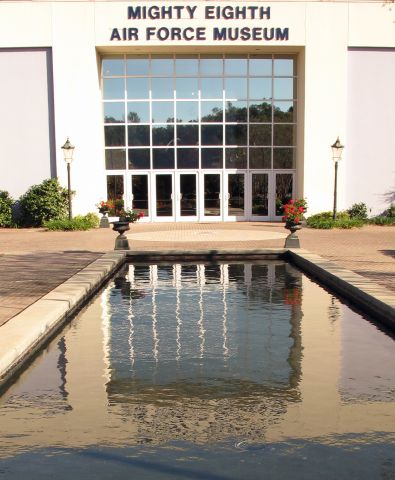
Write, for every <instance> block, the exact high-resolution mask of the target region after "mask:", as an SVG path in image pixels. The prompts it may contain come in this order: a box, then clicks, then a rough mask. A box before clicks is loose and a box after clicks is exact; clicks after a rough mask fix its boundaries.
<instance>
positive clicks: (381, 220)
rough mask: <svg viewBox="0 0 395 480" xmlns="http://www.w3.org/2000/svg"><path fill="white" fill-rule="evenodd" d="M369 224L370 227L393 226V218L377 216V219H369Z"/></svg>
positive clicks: (394, 220)
mask: <svg viewBox="0 0 395 480" xmlns="http://www.w3.org/2000/svg"><path fill="white" fill-rule="evenodd" d="M369 223H370V224H372V225H395V216H393V217H386V216H384V215H379V216H378V217H373V218H370V219H369Z"/></svg>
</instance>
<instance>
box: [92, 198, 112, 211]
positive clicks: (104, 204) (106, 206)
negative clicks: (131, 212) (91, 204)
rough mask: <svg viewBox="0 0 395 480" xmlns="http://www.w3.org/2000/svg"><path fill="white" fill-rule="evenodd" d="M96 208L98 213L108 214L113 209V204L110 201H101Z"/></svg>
mask: <svg viewBox="0 0 395 480" xmlns="http://www.w3.org/2000/svg"><path fill="white" fill-rule="evenodd" d="M96 208H98V209H99V212H100V213H104V212H109V211H110V210H111V209H113V208H114V202H113V201H111V200H106V201H104V200H102V201H101V202H99V203H97V204H96Z"/></svg>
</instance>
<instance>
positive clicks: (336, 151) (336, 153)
mask: <svg viewBox="0 0 395 480" xmlns="http://www.w3.org/2000/svg"><path fill="white" fill-rule="evenodd" d="M331 148H332V158H333V161H334V163H335V182H334V192H333V215H332V218H333V220H336V210H337V168H338V164H339V162H340V160H341V158H342V153H343V149H344V145H342V144H341V142H340V140H339V137H337V139H336V142H335V143H334V144H333V145H331Z"/></svg>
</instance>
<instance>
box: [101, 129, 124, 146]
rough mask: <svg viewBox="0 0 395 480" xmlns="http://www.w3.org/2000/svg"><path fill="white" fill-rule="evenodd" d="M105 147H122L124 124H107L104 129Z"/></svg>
mask: <svg viewBox="0 0 395 480" xmlns="http://www.w3.org/2000/svg"><path fill="white" fill-rule="evenodd" d="M104 136H105V145H106V147H122V146H124V145H125V128H124V126H108V127H105V129H104Z"/></svg>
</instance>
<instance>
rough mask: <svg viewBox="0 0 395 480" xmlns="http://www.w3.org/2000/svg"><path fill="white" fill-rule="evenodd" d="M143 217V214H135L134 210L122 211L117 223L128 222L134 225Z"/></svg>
mask: <svg viewBox="0 0 395 480" xmlns="http://www.w3.org/2000/svg"><path fill="white" fill-rule="evenodd" d="M143 217H144V213H143V212H135V211H134V210H128V209H122V210H121V211H120V212H119V221H120V222H130V223H134V222H137V221H138V220H140V218H143Z"/></svg>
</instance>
